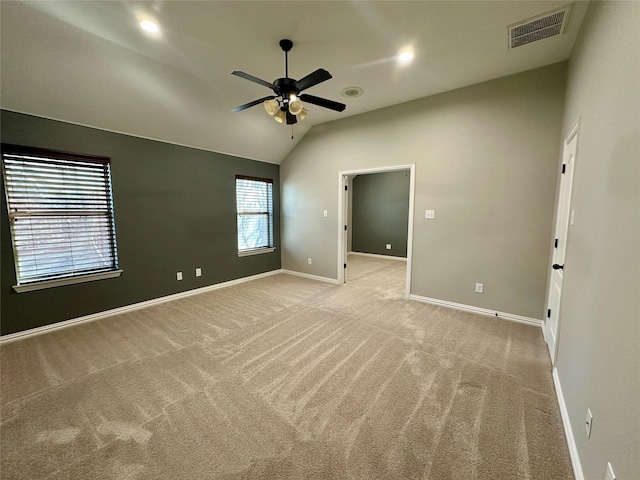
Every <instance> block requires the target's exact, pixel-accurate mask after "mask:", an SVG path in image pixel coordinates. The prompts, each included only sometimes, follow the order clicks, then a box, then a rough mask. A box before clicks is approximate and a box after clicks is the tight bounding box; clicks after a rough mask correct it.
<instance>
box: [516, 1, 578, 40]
mask: <svg viewBox="0 0 640 480" xmlns="http://www.w3.org/2000/svg"><path fill="white" fill-rule="evenodd" d="M570 9H571V5H567V6H565V7H562V8H560V9H557V10H553V11H551V12H547V13H543V14H542V15H538V16H537V17H534V18H531V19H529V20H525V21H524V22H519V23H516V24H514V25H510V26H509V27H508V28H509V48H516V47H521V46H522V45H526V44H528V43H533V42H537V41H538V40H542V39H544V38H549V37H553V36H555V35H560V34H561V33H564V30H565V27H566V25H567V19H568V18H569V10H570Z"/></svg>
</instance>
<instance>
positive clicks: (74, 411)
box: [0, 256, 573, 480]
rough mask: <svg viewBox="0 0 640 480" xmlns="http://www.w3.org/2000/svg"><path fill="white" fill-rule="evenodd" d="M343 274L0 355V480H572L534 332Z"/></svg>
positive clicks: (225, 297) (372, 274)
mask: <svg viewBox="0 0 640 480" xmlns="http://www.w3.org/2000/svg"><path fill="white" fill-rule="evenodd" d="M348 270H349V271H348V283H347V284H346V285H344V286H341V287H337V286H335V285H330V284H327V283H321V282H316V281H313V280H307V279H304V278H299V277H294V276H290V275H285V274H278V275H274V276H270V277H266V278H263V279H259V280H255V281H252V282H248V283H244V284H241V285H237V286H233V287H229V288H224V289H220V290H216V291H213V292H210V293H205V294H201V295H197V296H193V297H190V298H186V299H182V300H178V301H174V302H171V303H165V304H161V305H157V306H154V307H151V308H147V309H144V310H137V311H134V312H131V313H127V314H123V315H119V316H114V317H111V318H108V319H103V320H100V321H96V322H93V323H87V324H83V325H79V326H76V327H73V328H68V329H64V330H60V331H55V332H52V333H48V334H46V335H41V336H38V337H33V338H30V339H26V340H22V341H18V342H14V343H9V344H6V345H4V346H2V347H1V349H0V353H1V361H2V372H1V374H2V377H1V380H2V384H1V386H2V388H1V397H0V399H1V402H2V403H1V407H2V409H1V432H0V433H1V442H2V445H1V455H2V457H1V463H0V476H1V478H2V479H5V480H9V479H11V480H19V479H29V480H33V479H61V480H62V479H64V480H91V479H121V480H125V479H126V480H140V479H153V480H157V479H197V480H200V479H225V480H231V479H278V480H280V479H293V478H296V479H298V478H299V479H302V478H313V479H346V478H352V479H418V478H420V479H435V480H444V479H465V480H466V479H490V480H500V479H510V480H511V479H541V480H551V479H553V480H556V479H570V478H573V476H572V471H571V464H570V460H569V455H568V452H567V448H566V442H565V438H564V434H563V430H562V424H561V419H560V414H559V410H558V406H557V403H556V399H555V393H554V389H553V388H554V387H553V383H552V379H551V373H550V370H551V368H550V362H549V357H548V354H547V351H546V347H545V344H544V341H543V339H542V334H541V330H540V328H537V327H531V326H526V325H521V324H517V323H512V322H509V321H506V320H501V319H495V318H491V317H483V316H477V315H472V314H468V313H463V312H459V311H456V310H450V309H446V308H440V307H435V306H430V305H426V304H421V303H418V302H414V301H408V300H405V299H404V298H403V292H404V274H405V264H404V262H400V261H397V260H387V259H372V258H367V257H360V256H351V257H350V259H349V269H348Z"/></svg>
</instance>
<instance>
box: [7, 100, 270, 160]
mask: <svg viewBox="0 0 640 480" xmlns="http://www.w3.org/2000/svg"><path fill="white" fill-rule="evenodd" d="M3 110H5V111H7V112H12V113H18V114H21V115H29V116H30V117H38V118H44V119H45V120H53V121H54V122H62V123H68V124H69V125H77V126H78V127H85V128H92V129H94V130H101V131H103V132H110V133H117V134H118V135H126V136H127V137H134V138H142V139H143V140H151V141H154V142H160V143H166V144H169V145H177V146H178V147H186V148H193V149H194V150H202V151H203V152H211V153H219V154H220V155H227V156H228V157H236V158H244V159H247V160H253V161H256V162H262V163H270V164H272V165H280V163H282V162H273V161H271V160H264V159H259V158H252V157H243V156H241V155H238V154H236V153H228V152H219V151H217V150H211V149H209V148H204V147H196V146H195V145H188V144H186V143H176V142H170V141H168V140H161V139H159V138H154V137H145V136H144V135H136V134H135V133H127V132H121V131H120V130H111V129H109V128H102V127H96V126H94V125H87V124H86V123H78V122H71V121H69V120H62V119H61V118H56V117H49V116H46V115H41V114H39V113H29V112H21V111H19V110H11V109H8V108H3Z"/></svg>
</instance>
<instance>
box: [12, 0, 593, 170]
mask: <svg viewBox="0 0 640 480" xmlns="http://www.w3.org/2000/svg"><path fill="white" fill-rule="evenodd" d="M563 5H566V2H562V1H560V2H558V1H525V0H522V1H497V2H491V1H469V2H467V1H442V2H437V1H390V2H386V1H343V2H338V1H293V2H292V1H237V0H234V1H208V2H207V1H198V2H190V1H171V2H169V1H167V2H163V1H152V2H130V1H126V2H121V1H118V2H116V1H109V2H100V1H71V2H58V1H49V0H45V1H25V2H14V1H4V0H3V1H2V2H0V14H1V22H2V23H1V53H2V63H1V68H2V70H1V79H0V80H1V96H0V102H1V106H2V108H5V109H8V110H14V111H19V112H24V113H29V114H34V115H39V116H43V117H48V118H54V119H59V120H64V121H68V122H73V123H78V124H82V125H88V126H92V127H97V128H101V129H106V130H111V131H116V132H122V133H127V134H132V135H136V136H141V137H146V138H152V139H157V140H162V141H166V142H172V143H176V144H181V145H187V146H192V147H197V148H202V149H207V150H213V151H217V152H223V153H228V154H231V155H235V156H241V157H246V158H253V159H257V160H263V161H267V162H274V163H280V162H281V161H282V160H283V159H284V158H285V157H286V156H287V154H288V153H289V152H290V151H291V150H292V149H293V147H294V146H295V145H296V143H297V142H299V141H300V140H301V139H302V138H303V137H304V135H305V134H306V133H307V132H308V131H309V129H310V128H312V127H313V126H315V125H319V124H322V123H325V122H330V121H333V120H337V119H339V118H343V117H346V116H350V115H357V114H359V113H363V112H368V111H371V110H376V109H379V108H384V107H388V106H391V105H394V104H398V103H402V102H407V101H411V100H414V99H417V98H421V97H425V96H429V95H433V94H436V93H440V92H444V91H448V90H452V89H456V88H459V87H463V86H466V85H471V84H474V83H479V82H482V81H486V80H490V79H493V78H498V77H502V76H505V75H510V74H514V73H518V72H522V71H525V70H530V69H532V68H536V67H541V66H544V65H549V64H552V63H556V62H560V61H563V60H566V59H567V58H569V55H570V53H571V49H572V46H573V44H574V42H575V38H576V36H577V33H578V31H579V27H580V24H581V22H582V19H583V17H584V13H585V11H586V6H587V4H586V3H585V2H576V3H574V4H573V5H572V9H571V12H570V16H569V20H568V24H567V26H566V30H565V33H564V34H562V35H558V36H555V37H551V38H546V39H544V40H541V41H538V42H535V43H531V44H529V45H525V46H522V47H517V48H514V49H509V48H508V34H507V30H508V29H507V27H508V26H509V25H512V24H514V23H517V22H519V21H522V20H526V19H529V18H531V17H535V16H537V15H539V14H542V13H545V12H548V11H551V10H553V9H556V8H558V7H561V6H563ZM143 18H148V19H152V20H154V21H156V22H157V24H158V25H159V26H160V29H161V32H160V34H158V35H155V36H154V35H149V34H146V33H145V32H144V31H143V30H142V29H141V28H140V27H139V25H138V22H139V21H140V20H141V19H143ZM283 38H289V39H291V40H292V41H293V42H294V46H293V50H292V51H291V52H290V54H289V76H290V77H293V78H296V79H299V78H301V77H303V76H305V75H307V74H308V73H310V72H312V71H314V70H316V69H317V68H324V69H326V70H328V71H329V72H330V73H331V74H332V75H333V78H332V79H330V80H328V81H326V82H323V83H321V84H319V85H316V86H314V87H312V88H310V89H309V90H308V91H307V92H306V93H310V94H312V95H316V96H321V97H326V98H329V99H333V100H336V101H339V102H342V103H345V104H346V105H347V108H346V110H345V111H344V112H342V113H338V112H334V111H331V110H327V109H324V108H321V107H318V106H315V105H305V106H306V107H307V109H308V110H309V113H308V116H307V118H306V119H305V120H304V121H302V122H299V123H298V124H297V125H296V126H295V127H294V129H293V134H294V139H293V140H292V139H291V135H292V129H291V127H288V126H285V125H282V124H278V123H276V122H275V121H273V119H271V118H270V117H269V116H268V115H267V113H266V112H265V109H264V108H263V107H262V106H261V105H257V106H255V107H252V108H250V109H247V110H245V111H242V112H239V113H233V112H231V108H233V107H235V106H237V105H240V104H243V103H246V102H249V101H251V100H255V99H258V98H260V97H264V96H266V95H269V94H270V93H271V92H270V91H269V90H268V89H267V88H266V87H264V86H262V85H258V84H256V83H252V82H249V81H247V80H244V79H241V78H238V77H235V76H233V75H230V72H231V71H232V70H242V71H245V72H247V73H250V74H252V75H254V76H257V77H259V78H261V79H264V80H267V81H268V82H271V81H273V80H274V79H276V78H279V77H283V76H284V55H283V53H282V51H281V50H280V47H279V46H278V42H279V40H280V39H283ZM403 48H409V49H411V50H413V52H414V53H415V57H414V60H413V62H412V63H410V64H407V65H402V64H400V63H399V62H398V60H397V56H398V54H399V52H400V51H401V50H402V49H403ZM351 86H357V87H360V88H362V89H363V90H364V94H363V95H362V96H360V97H357V98H345V97H343V96H341V91H342V90H343V89H344V88H346V87H351Z"/></svg>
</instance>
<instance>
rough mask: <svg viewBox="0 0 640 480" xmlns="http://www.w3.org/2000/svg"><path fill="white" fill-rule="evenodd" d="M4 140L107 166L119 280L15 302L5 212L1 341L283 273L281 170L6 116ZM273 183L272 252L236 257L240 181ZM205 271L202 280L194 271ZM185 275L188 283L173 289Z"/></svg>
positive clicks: (18, 297) (3, 213)
mask: <svg viewBox="0 0 640 480" xmlns="http://www.w3.org/2000/svg"><path fill="white" fill-rule="evenodd" d="M0 116H1V118H0V120H1V126H2V141H3V142H4V143H12V144H16V145H27V146H33V147H41V148H49V149H53V150H62V151H69V152H79V153H88V154H95V155H104V156H107V157H111V175H112V183H113V201H114V211H115V224H116V236H117V242H118V256H119V260H120V267H121V268H122V269H123V270H124V272H123V274H122V276H120V277H119V278H114V279H109V280H99V281H94V282H89V283H82V284H76V285H68V286H63V287H56V288H51V289H47V290H38V291H34V292H27V293H20V294H18V293H15V292H14V291H13V290H12V288H11V287H12V286H13V285H15V283H16V277H15V267H14V259H13V251H12V245H11V234H10V227H9V220H8V216H7V206H6V199H5V193H4V185H3V187H2V188H3V190H2V205H1V207H0V221H1V223H0V227H1V234H2V246H1V260H2V266H1V293H0V295H1V301H2V305H1V308H2V320H1V327H2V328H1V331H2V334H9V333H13V332H17V331H22V330H26V329H30V328H34V327H39V326H43V325H48V324H52V323H55V322H60V321H63V320H68V319H72V318H77V317H80V316H83V315H88V314H91V313H96V312H101V311H105V310H109V309H112V308H116V307H122V306H125V305H130V304H133V303H137V302H141V301H144V300H150V299H153V298H158V297H162V296H165V295H170V294H173V293H178V292H182V291H186V290H191V289H194V288H198V287H203V286H207V285H213V284H216V283H220V282H224V281H227V280H233V279H237V278H241V277H246V276H250V275H253V274H258V273H263V272H267V271H270V270H276V269H279V268H280V235H279V232H280V216H279V211H280V195H279V192H280V187H279V166H278V165H275V164H269V163H264V162H258V161H254V160H247V159H243V158H237V157H231V156H228V155H222V154H219V153H214V152H208V151H204V150H197V149H193V148H187V147H181V146H177V145H172V144H169V143H162V142H157V141H152V140H145V139H141V138H137V137H131V136H127V135H121V134H117V133H112V132H106V131H103V130H97V129H93V128H88V127H82V126H78V125H72V124H68V123H63V122H58V121H53V120H47V119H44V118H38V117H33V116H29V115H23V114H19V113H14V112H9V111H4V110H3V111H0ZM236 174H241V175H251V176H256V177H264V178H272V179H273V180H274V212H275V215H274V217H275V218H274V230H275V245H276V251H275V252H274V253H268V254H262V255H254V256H249V257H242V258H238V256H237V254H236V252H237V245H236V210H235V175H236ZM197 267H200V268H202V277H199V278H196V277H195V269H196V268H197ZM178 271H182V272H183V275H184V280H182V281H181V282H178V281H177V280H176V272H178Z"/></svg>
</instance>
